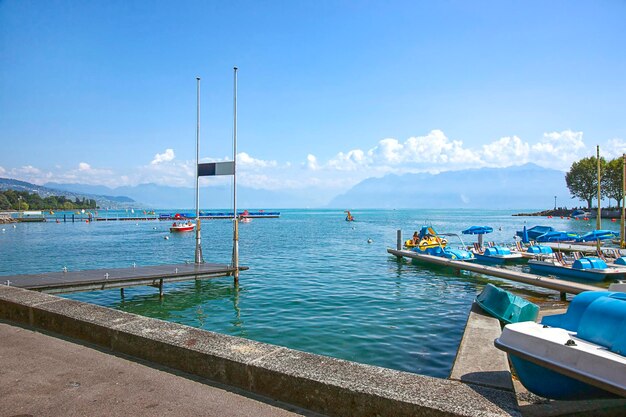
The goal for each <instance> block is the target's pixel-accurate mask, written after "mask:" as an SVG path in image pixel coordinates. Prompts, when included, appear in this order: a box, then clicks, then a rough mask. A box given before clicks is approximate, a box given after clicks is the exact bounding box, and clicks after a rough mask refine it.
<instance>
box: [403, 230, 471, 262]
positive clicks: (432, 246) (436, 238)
mask: <svg viewBox="0 0 626 417" xmlns="http://www.w3.org/2000/svg"><path fill="white" fill-rule="evenodd" d="M422 232H423V233H424V235H423V237H421V238H420V240H419V244H418V245H417V246H414V247H413V248H411V250H412V251H414V252H417V253H423V254H425V255H431V256H439V257H441V258H446V259H452V260H454V261H473V260H474V259H476V258H475V257H474V254H473V253H472V252H470V251H468V250H465V249H463V248H465V244H464V243H463V239H461V236H459V235H457V234H456V233H442V234H437V232H435V230H434V229H433V228H432V227H429V226H423V227H422V230H421V231H420V236H422ZM443 236H456V237H458V238H459V240H460V241H461V245H462V248H452V247H450V246H447V245H448V240H447V239H446V238H444V237H443Z"/></svg>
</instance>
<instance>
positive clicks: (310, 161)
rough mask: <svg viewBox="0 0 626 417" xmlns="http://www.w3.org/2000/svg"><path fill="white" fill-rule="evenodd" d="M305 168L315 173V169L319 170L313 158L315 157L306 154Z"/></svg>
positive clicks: (315, 159)
mask: <svg viewBox="0 0 626 417" xmlns="http://www.w3.org/2000/svg"><path fill="white" fill-rule="evenodd" d="M306 167H307V168H308V169H310V170H311V171H315V170H316V169H318V168H319V166H318V164H317V158H316V157H315V155H312V154H308V155H307V156H306Z"/></svg>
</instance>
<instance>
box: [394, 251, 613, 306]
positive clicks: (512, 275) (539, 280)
mask: <svg viewBox="0 0 626 417" xmlns="http://www.w3.org/2000/svg"><path fill="white" fill-rule="evenodd" d="M387 252H388V253H390V254H392V255H394V256H397V257H398V258H402V257H406V258H411V259H417V260H420V261H423V262H428V263H431V264H435V265H442V266H449V267H452V268H455V269H458V270H463V271H471V272H477V273H479V274H484V275H490V276H494V277H498V278H504V279H508V280H511V281H516V282H522V283H524V284H530V285H535V286H537V287H542V288H547V289H550V290H555V291H558V292H560V293H561V294H562V295H563V294H579V293H581V292H583V291H600V290H602V288H600V287H594V286H592V285H587V284H580V283H577V282H571V281H565V280H562V279H556V278H549V277H544V276H540V275H533V274H527V273H525V272H520V271H513V270H510V269H504V268H495V267H493V266H486V265H481V264H475V263H473V262H464V261H453V260H452V259H446V258H441V257H439V256H431V255H423V254H420V253H417V252H415V251H410V250H398V249H391V248H387Z"/></svg>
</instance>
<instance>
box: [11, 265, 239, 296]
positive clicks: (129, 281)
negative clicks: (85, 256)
mask: <svg viewBox="0 0 626 417" xmlns="http://www.w3.org/2000/svg"><path fill="white" fill-rule="evenodd" d="M246 269H248V268H247V267H240V268H239V270H246ZM234 272H235V269H234V268H233V267H232V266H230V265H225V264H217V263H202V264H195V263H186V264H169V265H152V266H138V267H131V268H104V269H91V270H82V271H66V272H64V271H59V272H46V273H40V274H24V275H10V276H1V277H0V284H4V285H9V286H12V287H18V288H24V289H30V290H36V291H42V292H48V293H56V292H74V291H89V290H92V289H105V288H123V287H131V286H137V285H156V284H157V283H159V282H160V281H161V280H163V282H177V281H184V280H192V279H206V278H217V277H223V276H229V275H231V274H233V273H234Z"/></svg>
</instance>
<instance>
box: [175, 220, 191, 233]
mask: <svg viewBox="0 0 626 417" xmlns="http://www.w3.org/2000/svg"><path fill="white" fill-rule="evenodd" d="M194 227H196V225H195V224H193V223H191V222H187V223H184V222H180V223H176V222H174V223H172V226H171V227H170V232H191V231H192V230H193V228H194Z"/></svg>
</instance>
